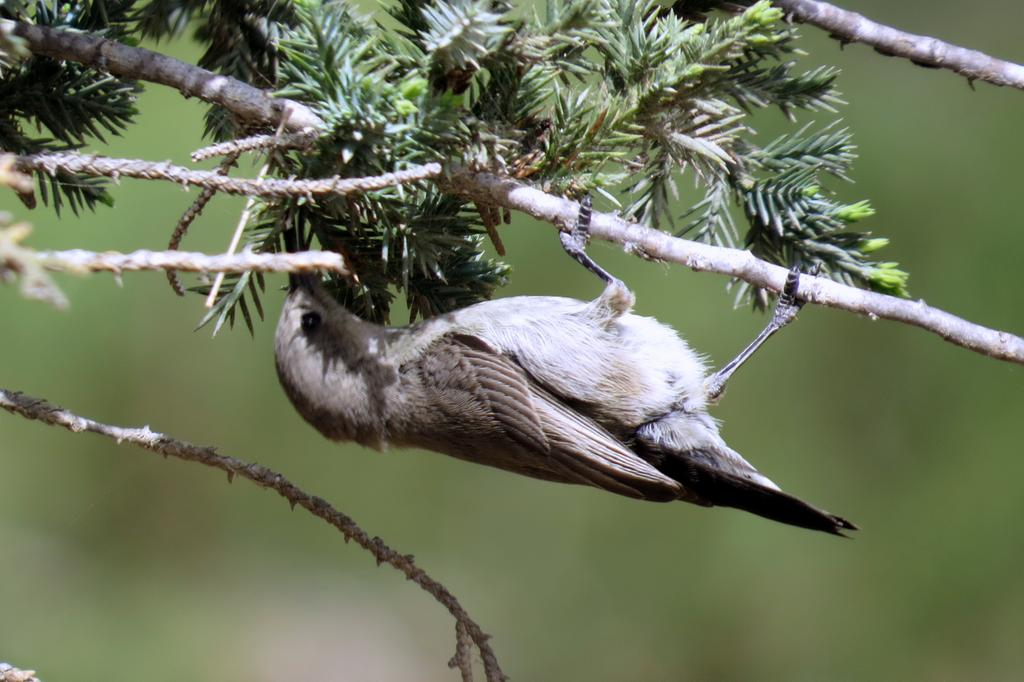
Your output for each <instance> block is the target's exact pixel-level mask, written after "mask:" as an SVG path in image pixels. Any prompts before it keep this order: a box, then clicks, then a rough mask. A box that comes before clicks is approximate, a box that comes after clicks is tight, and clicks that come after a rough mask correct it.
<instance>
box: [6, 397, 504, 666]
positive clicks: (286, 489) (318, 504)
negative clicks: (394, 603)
mask: <svg viewBox="0 0 1024 682" xmlns="http://www.w3.org/2000/svg"><path fill="white" fill-rule="evenodd" d="M0 408H3V409H4V410H6V411H8V412H10V413H11V414H17V415H20V416H22V417H25V418H26V419H35V420H38V421H41V422H43V423H44V424H49V425H50V426H60V427H63V428H65V429H68V430H69V431H73V432H75V433H80V432H82V431H88V432H91V433H97V434H99V435H101V436H106V437H107V438H112V439H114V440H115V441H117V443H118V444H120V443H131V444H132V445H136V446H138V447H140V448H143V449H145V450H149V451H151V452H155V453H157V454H160V455H163V456H164V457H175V458H177V459H182V460H185V461H187V462H198V463H200V464H205V465H206V466H209V467H213V468H214V469H220V470H221V471H224V472H226V473H227V475H228V481H232V480H234V478H235V476H240V477H241V478H244V479H246V480H248V481H251V482H252V483H255V484H256V485H258V486H259V487H261V488H268V489H270V490H273V491H274V492H276V493H277V494H278V495H280V496H281V497H283V498H284V499H286V500H288V503H289V504H290V505H291V506H292V508H293V509H294V508H295V507H302V508H303V509H305V510H306V511H308V512H309V513H311V514H313V515H314V516H316V517H317V518H319V519H322V520H323V521H326V522H327V523H329V524H330V525H332V526H334V527H335V528H337V529H338V530H339V531H340V532H341V534H342V535H343V536H344V537H345V541H346V542H348V541H349V540H352V541H355V543H356V544H357V545H359V546H360V547H362V548H363V549H365V550H366V551H368V552H370V553H371V554H372V555H373V556H374V558H375V559H376V560H377V564H378V565H380V564H387V565H388V566H391V567H392V568H394V569H396V570H397V571H400V572H401V573H402V574H403V575H404V576H405V577H406V578H407V579H408V580H411V581H413V582H414V583H416V584H417V585H419V586H420V587H421V588H423V589H424V590H425V591H426V592H428V593H429V594H430V595H431V596H432V597H434V599H436V600H437V601H438V602H439V603H440V604H442V605H443V606H444V607H445V608H446V609H448V612H449V613H451V615H452V617H454V618H455V621H456V623H458V624H459V625H460V626H461V627H462V628H464V629H465V632H467V633H468V635H469V637H470V638H471V639H472V640H473V643H474V644H475V645H476V647H477V649H478V650H479V651H480V657H481V658H482V659H483V664H484V671H485V673H486V675H487V679H488V682H502V680H505V679H506V678H505V675H504V674H503V673H502V671H501V667H500V666H499V665H498V660H497V658H496V657H495V655H494V651H493V649H491V646H490V644H489V643H488V639H489V638H490V637H489V636H488V635H487V634H485V633H484V632H483V630H481V629H480V626H479V625H477V624H476V622H475V621H474V620H473V619H472V618H470V617H469V614H468V613H466V610H465V609H464V608H463V607H462V605H461V604H460V603H459V600H458V599H456V598H455V595H453V594H452V593H451V592H450V591H449V590H448V588H446V587H445V586H444V585H442V584H441V583H439V582H437V581H436V580H434V579H433V578H431V577H430V576H429V575H427V573H426V572H425V571H424V570H423V569H422V568H420V567H419V566H417V565H416V563H415V562H414V561H413V558H412V557H411V556H409V555H406V554H400V553H399V552H396V551H395V550H394V549H392V548H391V547H388V546H387V545H386V544H384V542H383V541H382V540H381V539H380V538H378V537H370V535H369V534H368V533H367V532H366V531H364V530H363V529H362V528H361V527H360V526H359V525H358V524H357V523H356V522H355V521H354V520H353V519H351V518H350V517H349V516H347V515H345V514H343V513H341V512H340V511H338V510H337V509H335V508H334V507H333V506H331V504H330V503H328V502H327V500H325V499H323V498H321V497H316V496H315V495H310V494H309V493H307V492H305V491H304V490H302V489H301V488H299V487H298V486H296V485H295V484H294V483H292V482H291V481H289V480H288V479H286V478H285V477H284V476H282V475H281V474H279V473H277V472H276V471H274V470H272V469H269V468H267V467H265V466H263V465H261V464H251V463H249V462H245V461H242V460H240V459H236V458H235V457H229V456H227V455H221V454H218V453H217V452H216V450H215V449H214V448H212V447H201V446H198V445H193V444H192V443H188V442H186V441H182V440H177V439H175V438H171V437H170V436H168V435H166V434H162V433H157V432H155V431H152V430H150V428H149V427H148V426H143V427H141V428H125V427H121V426H112V425H110V424H103V423H100V422H97V421H93V420H92V419H87V418H85V417H80V416H78V415H76V414H74V413H72V412H69V411H68V410H65V409H63V408H60V407H58V406H56V405H53V404H51V403H49V402H47V401H46V400H43V399H41V398H33V397H31V396H27V395H25V394H24V393H19V392H16V391H8V390H5V389H2V388H0ZM459 645H460V646H461V644H459ZM469 679H470V680H472V677H470V678H469Z"/></svg>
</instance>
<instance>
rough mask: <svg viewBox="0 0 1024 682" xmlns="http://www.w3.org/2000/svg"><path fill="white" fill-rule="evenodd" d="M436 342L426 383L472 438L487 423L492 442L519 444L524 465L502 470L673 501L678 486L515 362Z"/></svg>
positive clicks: (475, 343)
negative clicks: (543, 473) (455, 412)
mask: <svg viewBox="0 0 1024 682" xmlns="http://www.w3.org/2000/svg"><path fill="white" fill-rule="evenodd" d="M438 343H439V345H438V346H435V348H434V349H432V352H431V353H429V354H427V356H426V357H429V358H431V359H430V360H429V361H425V363H424V364H422V365H421V368H422V369H421V371H422V377H423V379H424V381H425V382H427V384H428V386H429V387H430V388H432V389H433V390H435V391H438V392H439V395H438V396H437V398H438V402H439V404H440V406H442V409H446V408H445V407H444V406H445V405H450V406H452V407H457V410H458V411H459V413H460V414H459V417H460V419H459V421H460V422H461V423H462V424H463V425H465V428H468V429H469V430H472V431H474V432H477V433H476V434H475V435H478V436H479V435H483V434H482V433H479V431H480V430H481V428H482V427H481V425H482V424H484V425H486V424H490V425H491V428H494V427H497V429H499V430H500V434H499V433H496V434H494V435H495V436H504V437H505V438H507V439H508V440H510V441H512V442H513V443H515V444H516V445H517V446H518V451H519V452H518V453H517V457H519V458H522V460H523V461H520V462H517V463H516V465H512V466H510V465H509V464H508V463H505V464H501V465H500V466H503V467H504V468H510V469H513V470H516V469H521V472H522V473H528V474H530V475H537V473H536V471H537V470H540V471H549V472H561V477H562V478H563V479H564V480H570V481H575V482H581V483H588V484H590V485H593V486H597V487H599V488H604V489H606V490H609V491H612V492H616V493H619V494H621V495H627V496H629V497H641V498H645V499H652V500H666V501H667V500H672V499H676V498H677V496H678V493H679V484H678V483H677V482H676V481H673V480H672V479H671V478H668V477H667V476H665V475H663V474H662V473H660V472H659V471H658V470H657V469H655V468H654V467H652V466H651V465H649V464H648V463H647V462H645V461H644V460H642V459H641V458H640V457H638V456H637V455H636V454H635V453H634V452H633V451H631V450H630V449H629V448H628V447H626V446H625V445H623V444H622V443H621V442H619V441H618V440H617V439H616V438H615V437H614V436H612V435H611V434H610V433H608V432H607V431H606V430H605V429H603V428H602V427H601V426H599V425H598V424H597V423H596V422H594V421H593V420H591V419H589V418H587V417H585V416H583V415H580V414H579V413H577V412H575V411H573V410H572V409H571V408H569V407H567V406H566V405H564V404H563V403H562V402H561V401H559V400H558V399H557V398H555V397H554V396H552V395H551V394H550V393H548V392H547V391H546V390H544V389H543V388H542V387H540V386H538V385H536V384H535V383H534V382H533V381H532V380H531V379H530V377H529V376H528V375H527V373H526V372H525V371H524V370H523V368H522V367H521V366H519V364H518V363H516V362H515V361H514V360H513V359H512V358H509V357H508V356H506V355H503V354H502V353H500V352H499V351H497V350H496V349H494V348H493V347H491V346H490V345H489V344H488V343H487V342H486V341H484V340H482V339H480V338H478V337H475V336H471V335H466V334H452V335H449V336H447V337H444V338H443V339H441V340H440V341H439V342H438ZM453 401H454V402H453ZM455 403H457V406H456V405H455ZM467 415H469V418H468V419H467ZM483 428H486V427H483ZM467 435H468V434H467ZM470 440H472V439H470ZM518 465H521V466H518ZM540 477H541V478H549V477H551V476H540ZM553 478H556V479H557V478H559V476H558V475H556V476H553Z"/></svg>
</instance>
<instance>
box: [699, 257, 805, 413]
mask: <svg viewBox="0 0 1024 682" xmlns="http://www.w3.org/2000/svg"><path fill="white" fill-rule="evenodd" d="M812 274H813V273H812ZM799 286H800V267H799V266H793V268H792V269H791V270H790V271H789V275H788V276H787V277H786V285H785V286H784V287H783V288H782V293H780V294H779V299H778V301H776V302H775V310H774V311H773V312H772V319H771V320H770V321H769V322H768V324H767V325H766V326H765V328H764V329H762V330H761V333H760V334H758V335H757V338H755V339H754V340H753V341H751V342H750V345H748V346H747V347H746V348H744V349H743V350H742V351H740V353H739V355H737V356H736V357H735V358H733V359H732V360H730V361H729V362H728V363H726V365H725V366H724V367H722V369H720V370H718V371H717V372H715V373H714V374H712V375H711V376H710V377H708V378H707V379H706V380H705V381H704V392H705V395H706V396H707V399H708V402H712V403H714V402H716V401H717V400H718V399H719V398H721V397H722V393H723V392H725V384H726V382H727V381H729V377H731V376H732V375H733V373H734V372H735V371H736V370H737V369H739V368H740V366H741V365H742V364H743V363H744V362H746V361H747V360H748V359H749V358H750V356H751V355H753V354H754V352H755V351H756V350H757V349H758V348H760V347H761V345H762V344H763V343H764V342H765V341H767V340H768V338H769V337H770V336H771V335H772V334H774V333H775V332H777V331H779V330H780V329H782V328H783V327H785V326H786V325H787V324H789V323H790V322H792V321H793V320H795V319H796V314H797V313H798V312H800V308H802V307H803V306H804V301H801V300H800V299H799V298H797V289H798V288H799Z"/></svg>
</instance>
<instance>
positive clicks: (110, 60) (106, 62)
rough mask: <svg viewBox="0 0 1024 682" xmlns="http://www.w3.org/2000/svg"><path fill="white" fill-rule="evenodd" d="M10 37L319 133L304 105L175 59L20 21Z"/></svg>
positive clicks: (266, 121)
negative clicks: (272, 95)
mask: <svg viewBox="0 0 1024 682" xmlns="http://www.w3.org/2000/svg"><path fill="white" fill-rule="evenodd" d="M6 23H7V24H13V25H14V28H13V30H12V33H13V34H14V35H16V36H18V37H19V38H22V39H24V41H25V44H26V46H27V47H28V49H29V50H31V51H32V52H33V53H35V54H40V55H43V56H46V57H52V58H53V59H61V60H65V59H66V60H68V61H73V62H78V63H80V64H85V65H86V66H91V67H92V68H94V69H96V70H98V71H103V72H106V73H110V74H113V75H115V76H117V77H118V78H127V79H133V80H144V81H149V82H151V83H159V84H161V85H168V86H170V87H172V88H175V89H177V90H179V91H180V92H181V93H182V94H183V95H185V96H186V97H198V98H199V99H201V100H204V101H206V102H210V103H211V104H217V105H219V106H222V107H224V109H225V110H227V111H230V112H231V113H232V114H234V115H235V116H237V117H239V118H240V119H242V120H244V121H246V122H248V123H255V124H262V125H266V126H277V125H278V123H280V121H281V119H282V117H283V116H285V114H287V121H288V122H287V129H288V131H290V132H300V131H302V130H305V129H307V128H312V129H321V128H323V125H324V122H323V120H322V119H321V118H320V117H319V116H317V115H316V114H315V113H313V110H312V109H310V108H309V107H307V106H306V105H304V104H300V103H298V102H294V101H292V100H287V99H280V98H275V97H271V96H270V95H269V94H267V93H266V92H264V91H263V90H260V89H259V88H254V87H253V86H251V85H248V84H246V83H243V82H242V81H240V80H236V79H234V78H230V77H227V76H219V75H217V74H215V73H213V72H212V71H207V70H206V69H202V68H199V67H198V66H194V65H192V64H188V63H186V62H183V61H181V60H178V59H174V58H173V57H168V56H167V55H163V54H160V53H159V52H153V51H152V50H147V49H145V48H141V47H131V46H129V45H124V44H122V43H119V42H116V41H113V40H107V39H106V38H101V37H99V36H97V35H93V34H89V33H75V32H72V31H62V30H60V29H56V28H50V27H48V26H37V25H35V24H27V23H24V22H21V21H15V22H6Z"/></svg>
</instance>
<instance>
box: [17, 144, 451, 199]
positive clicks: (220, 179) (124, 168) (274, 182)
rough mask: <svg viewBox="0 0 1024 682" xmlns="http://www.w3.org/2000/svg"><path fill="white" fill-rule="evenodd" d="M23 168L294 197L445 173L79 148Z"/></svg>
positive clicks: (432, 166)
mask: <svg viewBox="0 0 1024 682" xmlns="http://www.w3.org/2000/svg"><path fill="white" fill-rule="evenodd" d="M14 158H15V164H16V166H17V167H18V169H19V170H22V171H26V170H33V171H43V172H45V173H49V174H50V175H54V174H56V173H57V172H58V171H64V172H65V173H83V174H85V175H92V176H98V177H109V178H114V179H115V180H118V179H120V178H135V179H137V180H163V181H165V182H173V183H176V184H178V185H192V186H195V187H209V188H211V189H214V190H216V191H218V192H224V193H225V194H241V195H244V196H259V197H270V198H279V197H295V196H299V197H302V196H315V195H320V194H330V195H345V194H355V193H361V192H372V191H373V190H378V189H384V188H385V187H393V186H395V185H402V184H405V183H409V182H417V181H419V180H427V179H429V178H433V177H436V176H438V175H440V174H441V164H439V163H425V164H423V165H421V166H412V167H411V168H407V169H405V170H400V171H395V172H394V173H384V174H383V175H371V176H368V177H365V178H343V177H341V176H339V175H335V176H332V177H329V178H316V179H312V180H307V179H302V180H282V179H279V178H265V179H249V178H232V177H228V176H226V175H221V174H220V172H219V171H202V170H193V169H191V168H185V167H184V166H175V165H174V164H172V163H171V162H169V161H143V160H140V159H117V158H112V157H109V156H99V155H96V154H77V153H75V152H53V153H47V154H31V155H26V156H15V157H14Z"/></svg>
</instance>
